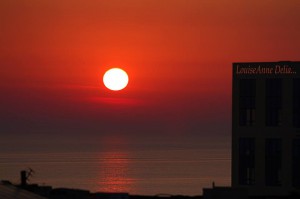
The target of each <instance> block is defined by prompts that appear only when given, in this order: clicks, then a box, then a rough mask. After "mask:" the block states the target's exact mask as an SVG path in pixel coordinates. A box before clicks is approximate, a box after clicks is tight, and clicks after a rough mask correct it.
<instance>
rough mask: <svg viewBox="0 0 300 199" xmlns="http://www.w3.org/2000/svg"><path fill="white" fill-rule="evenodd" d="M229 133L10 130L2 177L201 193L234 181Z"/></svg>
mask: <svg viewBox="0 0 300 199" xmlns="http://www.w3.org/2000/svg"><path fill="white" fill-rule="evenodd" d="M230 148H231V143H230V138H229V136H211V137H209V136H193V135H188V136H186V135H176V136H174V135H164V136H161V135H155V136H143V135H130V136H127V135H122V134H113V135H101V136H97V135H88V136H87V135H85V136H83V135H82V136H78V135H74V136H72V135H68V136H61V135H55V136H51V135H43V134H42V135H27V134H22V135H4V136H2V139H1V141H0V180H9V181H11V182H12V183H14V184H18V183H20V171H21V170H29V169H32V170H33V171H34V173H33V175H32V176H31V177H30V178H29V183H33V184H39V185H46V186H52V187H53V188H61V187H63V188H72V189H84V190H89V191H91V192H122V193H129V194H138V195H157V194H170V195H189V196H195V195H201V194H202V189H203V188H209V187H211V186H212V183H213V182H214V183H215V185H216V186H230V184H231V180H230V179H231V178H230V176H231V173H230V172H231V171H230V170H231V149H230Z"/></svg>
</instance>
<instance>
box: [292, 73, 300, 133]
mask: <svg viewBox="0 0 300 199" xmlns="http://www.w3.org/2000/svg"><path fill="white" fill-rule="evenodd" d="M293 123H294V127H297V128H299V127H300V79H299V78H297V79H294V84H293Z"/></svg>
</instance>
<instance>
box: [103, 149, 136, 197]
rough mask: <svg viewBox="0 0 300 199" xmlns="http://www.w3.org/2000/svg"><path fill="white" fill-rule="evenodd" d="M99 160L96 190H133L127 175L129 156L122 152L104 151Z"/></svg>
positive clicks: (131, 182)
mask: <svg viewBox="0 0 300 199" xmlns="http://www.w3.org/2000/svg"><path fill="white" fill-rule="evenodd" d="M102 155H103V156H102V157H101V158H100V161H99V167H100V168H99V177H98V182H97V184H98V190H99V191H101V192H123V193H124V192H125V193H132V192H134V189H133V184H134V179H132V178H130V177H129V173H128V172H129V164H130V162H129V156H128V154H127V153H124V152H106V153H104V154H102Z"/></svg>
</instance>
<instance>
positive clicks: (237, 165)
mask: <svg viewBox="0 0 300 199" xmlns="http://www.w3.org/2000/svg"><path fill="white" fill-rule="evenodd" d="M232 187H236V188H237V187H239V188H242V187H243V188H247V189H248V192H249V195H253V196H262V195H265V196H267V195H268V196H270V195H274V196H280V195H289V194H291V192H293V191H299V190H300V62H287V61H286V62H261V63H258V62H255V63H233V87H232Z"/></svg>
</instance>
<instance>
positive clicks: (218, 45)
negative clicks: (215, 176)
mask: <svg viewBox="0 0 300 199" xmlns="http://www.w3.org/2000/svg"><path fill="white" fill-rule="evenodd" d="M299 19H300V1H298V0H290V1H268V0H265V1H261V0H260V1H239V0H230V1H229V0H227V1H225V0H220V1H201V0H164V1H153V0H126V1H124V0H97V1H96V0H90V1H83V0H64V1H60V0H51V1H48V0H46V1H39V0H27V1H22V0H9V1H1V2H0V67H1V73H0V89H1V93H0V110H1V111H0V126H1V129H0V134H1V136H2V137H3V138H4V140H5V138H6V139H9V136H11V135H17V136H18V135H24V134H25V135H27V134H51V135H63V134H75V135H81V134H111V133H122V134H127V133H128V134H133V135H150V134H152V133H155V134H162V135H167V136H169V135H172V136H175V135H188V136H190V135H191V136H193V135H200V136H204V137H205V136H214V135H215V136H219V135H221V136H223V137H224V138H226V139H227V140H228V141H230V131H231V127H230V126H231V79H232V75H231V71H232V62H247V61H251V62H255V61H280V60H291V61H297V60H299V59H300V57H299V52H300V39H299V35H300V20H299ZM111 67H120V68H123V69H124V70H125V71H127V73H128V75H129V84H128V87H127V88H126V89H124V90H122V91H119V92H113V91H110V90H108V89H106V88H105V87H104V85H103V83H102V76H103V74H104V72H105V71H106V70H107V69H109V68H111ZM212 147H213V145H212Z"/></svg>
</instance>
